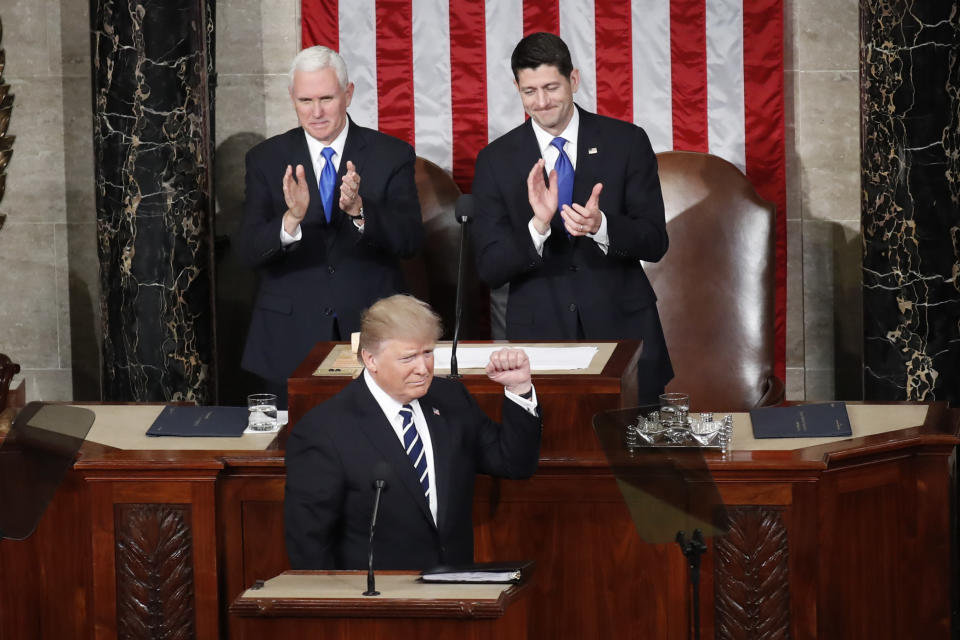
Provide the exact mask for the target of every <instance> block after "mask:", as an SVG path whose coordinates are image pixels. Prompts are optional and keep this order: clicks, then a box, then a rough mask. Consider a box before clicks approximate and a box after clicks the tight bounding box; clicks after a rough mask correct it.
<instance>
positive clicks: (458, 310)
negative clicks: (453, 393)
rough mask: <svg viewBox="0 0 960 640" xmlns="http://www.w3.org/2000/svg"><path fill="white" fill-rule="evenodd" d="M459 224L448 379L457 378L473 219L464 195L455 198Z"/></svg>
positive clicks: (468, 199)
mask: <svg viewBox="0 0 960 640" xmlns="http://www.w3.org/2000/svg"><path fill="white" fill-rule="evenodd" d="M453 214H454V216H455V217H456V219H457V222H458V223H459V224H460V256H459V259H458V260H457V301H456V303H455V306H454V312H453V313H454V315H453V345H452V346H451V348H450V377H451V378H459V377H460V372H459V371H458V370H457V343H458V342H459V341H460V320H461V317H462V316H463V256H464V254H465V253H466V242H467V240H466V238H467V226H466V225H467V223H469V222H470V219H471V218H472V217H473V196H472V195H470V194H469V193H465V194H463V195H462V196H460V197H459V198H457V207H456V210H455V211H454V212H453Z"/></svg>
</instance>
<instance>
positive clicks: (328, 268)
mask: <svg viewBox="0 0 960 640" xmlns="http://www.w3.org/2000/svg"><path fill="white" fill-rule="evenodd" d="M327 271H329V272H330V273H331V274H333V273H334V272H335V271H336V269H334V268H333V265H330V266H329V267H327Z"/></svg>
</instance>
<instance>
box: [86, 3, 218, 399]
mask: <svg viewBox="0 0 960 640" xmlns="http://www.w3.org/2000/svg"><path fill="white" fill-rule="evenodd" d="M91 11H92V12H93V16H92V18H93V19H92V20H91V28H92V42H93V49H92V50H93V56H94V57H93V97H94V127H93V139H94V167H95V172H94V173H95V182H96V196H97V198H96V202H97V236H98V243H99V255H100V295H101V312H102V326H101V328H102V334H103V384H102V387H103V399H104V400H109V401H139V402H162V401H195V402H198V403H200V404H206V403H211V402H213V401H214V399H215V396H216V394H215V386H214V385H215V380H214V379H213V373H214V370H213V366H212V362H213V352H214V350H213V339H214V334H213V289H212V277H213V272H212V269H211V248H212V247H211V244H212V234H211V206H210V205H211V201H210V195H211V194H210V179H211V175H210V173H211V172H210V166H211V165H210V156H211V151H212V149H211V147H210V144H209V136H208V130H209V127H210V109H209V100H208V97H209V96H208V88H207V78H208V67H212V64H211V63H210V61H209V60H208V56H207V52H208V50H209V46H208V36H207V29H206V25H207V23H208V16H207V9H206V2H204V1H203V0H176V1H175V0H167V1H166V2H163V3H158V4H157V3H145V4H138V3H137V2H135V1H134V0H93V1H92V2H91Z"/></svg>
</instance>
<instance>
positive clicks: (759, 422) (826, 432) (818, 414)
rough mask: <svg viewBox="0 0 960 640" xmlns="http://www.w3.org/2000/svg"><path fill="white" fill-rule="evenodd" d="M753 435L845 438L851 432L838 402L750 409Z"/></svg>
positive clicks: (844, 406) (848, 420) (850, 434)
mask: <svg viewBox="0 0 960 640" xmlns="http://www.w3.org/2000/svg"><path fill="white" fill-rule="evenodd" d="M750 422H752V423H753V437H754V438H824V437H838V438H849V437H850V436H852V435H853V431H852V430H851V428H850V417H849V416H848V415H847V405H845V404H844V403H842V402H823V403H820V404H797V405H791V406H787V407H765V408H763V409H751V410H750Z"/></svg>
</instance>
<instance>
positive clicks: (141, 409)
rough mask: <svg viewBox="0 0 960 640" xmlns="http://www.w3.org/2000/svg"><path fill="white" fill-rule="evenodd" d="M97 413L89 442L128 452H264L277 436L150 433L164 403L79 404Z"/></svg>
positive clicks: (270, 434) (263, 434) (264, 434)
mask: <svg viewBox="0 0 960 640" xmlns="http://www.w3.org/2000/svg"><path fill="white" fill-rule="evenodd" d="M77 406H79V407H82V408H84V409H89V410H91V411H93V412H94V413H95V414H96V418H95V419H94V422H93V426H92V427H91V428H90V433H89V434H87V441H88V442H96V443H97V444H102V445H106V446H108V447H115V448H117V449H123V450H125V451H214V450H217V451H262V450H264V449H266V448H267V447H269V446H270V443H271V442H273V440H274V439H275V438H276V437H277V434H276V433H257V434H250V433H247V434H244V435H242V436H240V437H239V438H178V437H175V436H162V437H155V436H148V435H147V429H149V428H150V425H152V424H153V421H154V420H156V418H157V416H158V415H160V412H161V411H163V405H158V404H116V405H107V404H84V405H77Z"/></svg>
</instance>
